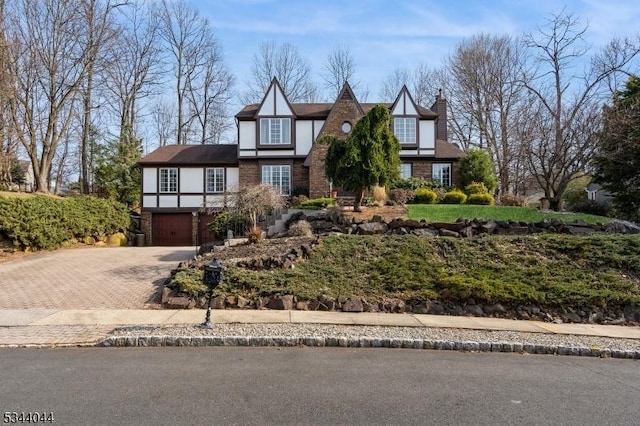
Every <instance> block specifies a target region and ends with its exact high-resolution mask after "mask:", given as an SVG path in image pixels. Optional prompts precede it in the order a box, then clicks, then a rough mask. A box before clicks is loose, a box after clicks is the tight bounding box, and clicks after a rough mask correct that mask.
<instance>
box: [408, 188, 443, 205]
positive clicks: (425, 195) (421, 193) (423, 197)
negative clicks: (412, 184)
mask: <svg viewBox="0 0 640 426" xmlns="http://www.w3.org/2000/svg"><path fill="white" fill-rule="evenodd" d="M437 198H438V194H436V192H435V191H433V190H431V189H427V188H418V189H416V196H415V197H414V199H413V203H414V204H435V203H436V199H437Z"/></svg>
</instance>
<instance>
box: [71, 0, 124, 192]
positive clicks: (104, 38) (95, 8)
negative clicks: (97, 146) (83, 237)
mask: <svg viewBox="0 0 640 426" xmlns="http://www.w3.org/2000/svg"><path fill="white" fill-rule="evenodd" d="M124 5H125V3H123V2H118V1H117V0H116V1H112V0H81V1H80V2H79V8H80V11H81V14H82V17H83V21H84V28H82V30H81V34H80V36H81V37H83V38H84V39H85V41H84V43H85V44H86V54H85V55H84V58H83V60H84V66H85V81H84V83H83V85H82V108H83V111H84V116H83V123H82V136H81V139H80V179H81V182H82V188H81V189H82V192H83V193H85V194H88V193H89V178H90V175H91V170H90V158H89V157H90V155H91V153H90V152H89V151H90V150H91V143H90V138H91V127H92V122H91V112H92V110H93V109H94V108H95V105H94V104H93V103H92V96H93V91H94V80H95V78H96V72H98V73H99V72H101V71H102V68H104V66H105V64H106V62H105V61H104V60H103V52H104V51H105V48H106V44H107V43H109V42H110V41H112V40H113V39H114V38H115V34H116V27H115V22H114V21H113V12H114V11H115V10H116V9H117V8H119V7H122V6H124Z"/></svg>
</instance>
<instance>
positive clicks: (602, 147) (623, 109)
mask: <svg viewBox="0 0 640 426" xmlns="http://www.w3.org/2000/svg"><path fill="white" fill-rule="evenodd" d="M594 165H595V169H596V173H595V174H596V182H598V183H600V184H601V185H602V187H603V188H604V189H605V190H607V191H609V192H610V193H611V194H612V197H613V199H612V201H613V205H614V206H615V207H616V210H617V212H618V214H619V215H620V216H622V217H625V218H627V219H630V220H634V221H638V220H640V173H639V172H638V171H639V170H640V78H639V77H637V76H631V77H630V78H629V80H628V81H627V84H626V86H625V90H623V91H620V92H617V93H615V95H614V97H613V105H612V106H610V107H605V108H604V125H603V128H602V131H601V132H600V133H599V134H598V153H597V155H596V156H595V158H594Z"/></svg>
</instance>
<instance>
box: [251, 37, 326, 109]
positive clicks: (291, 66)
mask: <svg viewBox="0 0 640 426" xmlns="http://www.w3.org/2000/svg"><path fill="white" fill-rule="evenodd" d="M274 77H275V78H277V79H278V82H280V85H281V86H282V90H284V93H285V95H286V96H287V99H289V101H291V102H311V101H313V100H315V99H314V98H316V97H317V90H316V88H315V84H313V82H312V80H311V66H310V65H309V62H308V61H307V60H306V59H305V58H303V57H302V56H300V53H299V52H298V48H297V47H295V46H294V45H292V44H290V43H285V44H282V45H280V46H277V45H276V44H275V43H274V42H266V43H262V44H261V45H260V48H259V50H258V52H257V53H256V54H255V55H254V56H253V62H252V65H251V79H250V80H248V81H247V82H246V84H247V91H246V92H245V93H244V94H243V95H242V96H241V101H242V102H243V103H246V104H250V103H257V102H260V100H261V99H262V98H263V97H264V94H265V92H266V91H267V89H268V88H269V85H270V84H271V80H272V79H273V78H274Z"/></svg>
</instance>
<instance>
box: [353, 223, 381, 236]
mask: <svg viewBox="0 0 640 426" xmlns="http://www.w3.org/2000/svg"><path fill="white" fill-rule="evenodd" d="M387 229H388V226H387V224H386V223H382V222H368V223H363V224H360V225H358V228H357V233H358V234H360V235H379V234H384V233H385V232H387Z"/></svg>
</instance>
